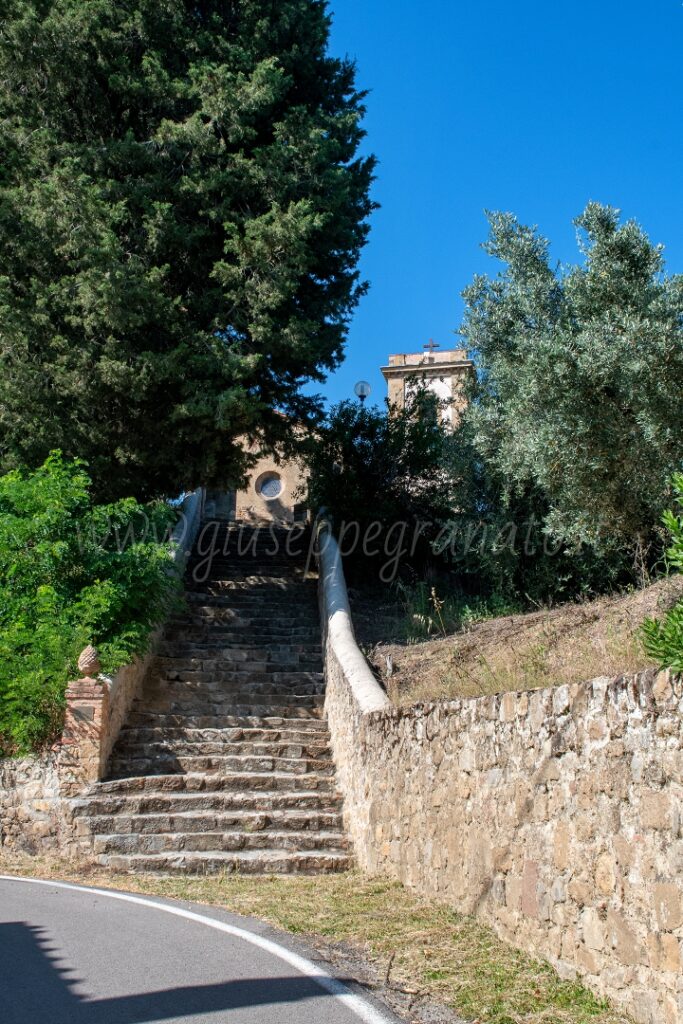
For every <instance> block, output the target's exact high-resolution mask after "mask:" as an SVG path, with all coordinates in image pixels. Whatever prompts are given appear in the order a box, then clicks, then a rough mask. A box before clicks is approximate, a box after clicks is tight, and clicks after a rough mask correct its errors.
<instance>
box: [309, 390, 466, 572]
mask: <svg viewBox="0 0 683 1024" xmlns="http://www.w3.org/2000/svg"><path fill="white" fill-rule="evenodd" d="M437 406H438V403H437V402H436V400H435V396H434V395H432V394H430V393H429V392H428V391H426V390H425V389H423V388H419V387H418V388H416V389H415V391H414V392H413V393H412V394H411V395H409V396H408V398H407V400H406V404H405V407H403V408H397V407H394V408H388V409H381V408H379V407H377V406H365V405H361V404H359V403H358V402H350V401H346V402H341V403H340V404H339V405H337V406H335V407H334V408H333V409H332V410H331V412H330V414H329V416H328V417H327V419H326V421H325V423H324V424H323V426H322V427H321V428H320V429H319V431H318V432H317V433H316V436H315V437H313V438H312V439H311V441H310V442H309V451H308V460H307V461H308V466H309V469H310V481H309V502H310V504H311V507H312V508H320V507H324V508H325V509H327V510H328V512H329V513H330V514H331V515H332V518H333V525H334V527H335V529H336V530H337V532H339V531H340V530H341V529H344V528H345V529H346V533H347V536H348V537H349V538H353V537H355V535H356V529H355V526H354V528H353V529H351V524H358V530H357V534H358V536H359V537H360V538H363V537H365V536H367V535H368V531H369V529H370V528H371V527H372V528H373V532H376V538H375V539H377V538H379V537H381V538H382V540H385V539H386V535H387V533H388V531H389V530H391V529H392V527H394V526H395V524H406V537H405V538H404V540H405V542H406V546H407V548H408V549H412V548H413V542H412V539H413V538H414V537H416V538H417V543H418V549H419V550H420V551H423V549H424V547H425V545H426V543H427V542H428V541H429V540H433V539H434V538H435V536H436V535H437V533H438V532H439V529H440V527H441V525H442V524H443V522H444V521H446V520H447V519H448V518H449V515H450V513H451V511H452V509H453V506H454V501H455V492H454V480H453V478H452V477H451V476H450V475H449V474H448V473H447V472H445V466H446V465H447V462H448V455H447V451H448V448H449V446H450V444H451V439H450V437H449V435H448V434H447V433H446V432H445V431H444V430H443V429H442V427H441V425H440V423H439V417H438V408H437ZM373 524H377V526H374V527H373ZM416 530H417V531H418V532H416ZM374 546H375V545H374V544H373V545H372V547H374ZM380 546H381V544H380ZM354 554H355V555H356V556H358V557H359V558H360V559H363V558H364V557H366V556H365V555H364V550H363V544H362V540H361V543H360V544H358V545H356V546H355V548H354Z"/></svg>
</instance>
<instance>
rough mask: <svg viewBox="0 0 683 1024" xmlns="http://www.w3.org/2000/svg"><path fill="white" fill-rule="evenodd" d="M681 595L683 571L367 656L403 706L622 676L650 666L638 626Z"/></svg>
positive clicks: (377, 649)
mask: <svg viewBox="0 0 683 1024" xmlns="http://www.w3.org/2000/svg"><path fill="white" fill-rule="evenodd" d="M681 596H683V576H674V577H671V578H670V579H666V580H660V581H659V582H657V583H654V584H652V585H651V586H649V587H646V588H645V589H643V590H638V591H634V592H633V593H630V594H626V595H621V596H619V597H605V598H600V599H597V600H594V601H587V602H585V603H582V604H567V605H563V606H561V607H558V608H553V609H547V610H541V611H537V612H531V613H528V614H526V615H522V614H520V615H508V616H504V617H502V618H497V619H489V620H487V621H484V622H480V623H478V624H477V625H474V626H471V627H470V628H469V629H467V630H465V631H462V632H460V633H456V634H454V635H451V636H446V637H439V638H435V639H432V640H426V641H423V642H421V643H416V644H412V645H402V644H395V643H380V644H377V645H375V646H373V647H372V649H371V650H369V651H368V655H369V658H370V661H371V663H372V664H373V666H374V668H375V670H376V672H377V674H378V675H379V676H381V678H382V679H383V682H384V684H385V685H386V687H387V692H388V693H389V696H390V697H391V699H392V700H393V701H394V703H396V704H400V705H405V704H412V703H414V702H415V701H432V700H449V699H454V698H457V697H478V696H482V695H485V694H491V693H502V692H504V691H509V690H532V689H537V688H539V687H546V686H557V685H560V684H562V683H577V682H583V681H584V680H587V679H593V678H595V677H597V676H618V675H622V674H626V673H630V672H639V671H641V670H642V669H645V668H648V667H650V666H651V665H652V661H651V660H650V659H649V658H648V657H647V655H646V654H645V652H644V651H643V649H642V646H641V643H640V640H639V635H638V632H639V629H640V626H641V624H642V622H643V621H644V619H646V618H648V617H651V616H653V617H657V616H660V615H662V613H663V612H665V611H667V610H668V609H669V608H671V607H672V606H673V605H674V604H675V603H676V601H677V600H679V599H680V598H681ZM361 629H362V625H361ZM388 663H391V665H392V671H391V673H389V672H388V670H387V666H388Z"/></svg>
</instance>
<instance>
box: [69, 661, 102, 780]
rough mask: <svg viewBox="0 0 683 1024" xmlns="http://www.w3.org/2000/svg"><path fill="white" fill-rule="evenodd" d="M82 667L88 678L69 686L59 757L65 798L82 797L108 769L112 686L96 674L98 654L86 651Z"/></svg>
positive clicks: (79, 664) (79, 665)
mask: <svg viewBox="0 0 683 1024" xmlns="http://www.w3.org/2000/svg"><path fill="white" fill-rule="evenodd" d="M78 667H79V668H80V669H81V671H83V672H87V673H88V674H87V675H85V678H83V679H79V680H78V681H77V682H73V683H69V686H68V688H67V691H66V716H65V720H64V731H63V733H62V744H61V752H60V757H59V774H60V782H61V790H62V794H63V795H64V796H67V797H70V796H78V794H79V793H81V792H82V791H83V790H85V789H87V788H88V786H89V785H90V784H91V783H93V782H98V781H99V780H100V779H101V778H102V777H103V775H104V770H105V767H106V765H105V763H104V762H105V749H106V747H105V743H104V742H103V741H104V740H105V739H106V737H107V735H108V731H109V687H108V686H107V684H106V683H101V682H99V680H98V679H97V678H95V674H96V673H97V672H98V671H99V667H100V666H99V662H98V661H97V652H96V651H95V650H94V648H92V647H91V648H86V650H85V651H84V652H83V654H82V655H81V657H80V658H79V661H78Z"/></svg>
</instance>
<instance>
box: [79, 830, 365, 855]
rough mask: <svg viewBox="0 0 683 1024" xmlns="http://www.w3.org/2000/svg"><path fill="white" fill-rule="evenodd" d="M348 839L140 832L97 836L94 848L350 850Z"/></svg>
mask: <svg viewBox="0 0 683 1024" xmlns="http://www.w3.org/2000/svg"><path fill="white" fill-rule="evenodd" d="M348 847H349V844H348V840H347V839H346V838H345V837H344V836H343V835H342V834H341V833H340V832H322V831H320V832H290V831H284V832H270V831H265V832H260V831H256V832H160V833H156V834H155V833H143V834H139V835H124V834H121V833H114V834H112V835H101V834H99V833H97V834H96V835H95V836H94V842H93V850H94V852H95V854H100V853H123V854H150V853H151V854H155V853H172V852H176V851H186V852H188V853H195V852H201V853H230V852H233V851H241V850H265V851H271V850H279V851H283V850H288V851H293V852H295V853H299V852H306V851H314V852H322V851H323V850H334V851H335V852H338V853H342V852H346V851H348Z"/></svg>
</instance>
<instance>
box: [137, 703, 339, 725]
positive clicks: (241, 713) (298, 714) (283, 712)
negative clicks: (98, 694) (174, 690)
mask: <svg viewBox="0 0 683 1024" xmlns="http://www.w3.org/2000/svg"><path fill="white" fill-rule="evenodd" d="M147 710H148V711H150V712H152V713H155V712H156V713H158V714H162V715H186V716H189V717H190V718H206V717H207V716H213V715H217V716H222V715H225V714H226V712H227V711H228V710H229V711H232V712H233V714H234V715H236V716H238V717H240V718H278V717H279V718H284V717H285V716H286V717H287V718H290V719H294V718H296V719H308V718H315V719H319V720H320V721H322V717H323V708H322V707H319V706H316V705H315V704H308V705H297V706H293V705H292V704H289V703H287V704H267V703H263V704H259V703H258V702H257V700H256V699H255V698H254V699H252V701H251V703H250V704H233V703H232V702H231V701H229V700H228V701H216V702H213V701H208V700H204V701H202V702H201V703H200V702H198V701H191V700H187V701H182V700H169V701H167V702H164V703H156V702H155V703H154V704H151V703H150V704H149V705H148V706H147Z"/></svg>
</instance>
